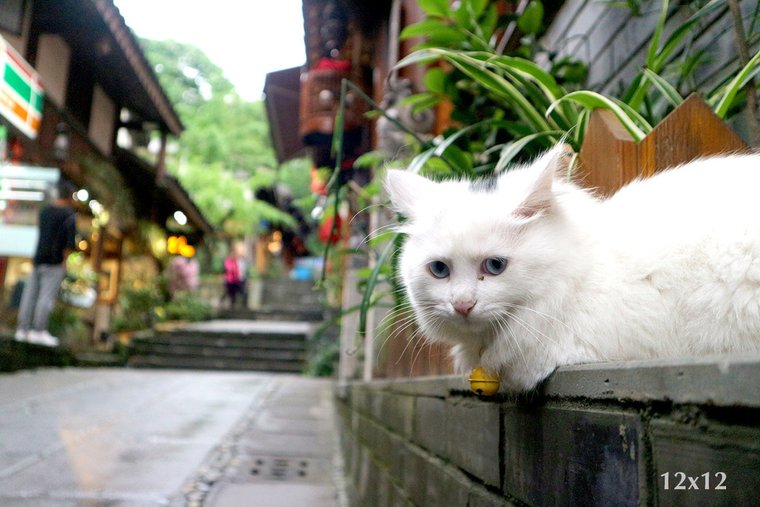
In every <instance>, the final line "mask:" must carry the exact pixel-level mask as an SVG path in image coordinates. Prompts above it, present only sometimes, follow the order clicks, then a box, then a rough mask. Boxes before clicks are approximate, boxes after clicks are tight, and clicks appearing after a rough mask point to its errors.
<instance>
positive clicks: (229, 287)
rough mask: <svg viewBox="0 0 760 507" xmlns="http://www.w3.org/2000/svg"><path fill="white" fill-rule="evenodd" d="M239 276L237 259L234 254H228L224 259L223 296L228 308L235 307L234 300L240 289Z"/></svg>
mask: <svg viewBox="0 0 760 507" xmlns="http://www.w3.org/2000/svg"><path fill="white" fill-rule="evenodd" d="M241 280H242V278H241V276H240V267H239V264H238V261H237V257H236V256H235V254H234V253H232V252H230V254H229V255H228V256H227V258H226V259H224V296H222V300H224V298H225V297H226V298H227V299H229V301H230V308H233V307H234V306H235V300H236V299H237V295H238V294H239V293H240V289H241Z"/></svg>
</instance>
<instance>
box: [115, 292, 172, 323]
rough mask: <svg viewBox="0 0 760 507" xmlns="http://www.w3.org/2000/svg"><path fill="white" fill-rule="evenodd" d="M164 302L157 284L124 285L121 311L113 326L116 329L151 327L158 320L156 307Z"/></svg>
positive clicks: (121, 296) (120, 299)
mask: <svg viewBox="0 0 760 507" xmlns="http://www.w3.org/2000/svg"><path fill="white" fill-rule="evenodd" d="M163 302H164V299H163V297H162V295H161V292H160V290H159V289H158V287H157V286H156V285H152V284H151V285H138V286H136V287H134V286H133V287H124V288H122V290H121V291H120V293H119V312H118V313H117V315H116V316H115V317H114V319H113V321H112V323H111V327H112V329H113V330H114V331H135V330H140V329H147V328H150V327H151V326H152V325H153V323H154V322H155V320H156V314H155V309H156V308H158V307H160V305H161V304H162V303H163Z"/></svg>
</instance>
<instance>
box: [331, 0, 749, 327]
mask: <svg viewBox="0 0 760 507" xmlns="http://www.w3.org/2000/svg"><path fill="white" fill-rule="evenodd" d="M538 4H540V2H531V4H530V5H534V7H532V10H531V11H530V12H529V14H527V15H528V16H530V19H523V20H522V22H520V18H517V20H516V21H517V23H518V26H520V27H521V28H522V29H523V30H524V31H526V32H529V33H528V37H527V39H526V40H524V41H523V44H522V45H521V46H520V47H519V48H518V49H517V50H516V51H515V54H507V55H505V54H501V52H500V51H498V48H499V47H500V46H501V44H500V43H499V42H497V41H498V35H495V34H497V33H498V30H497V27H496V26H492V22H493V14H492V13H491V12H492V11H491V10H490V9H491V7H492V6H491V7H489V2H487V1H483V0H463V1H462V2H459V3H458V7H457V8H455V9H452V8H451V7H450V6H449V2H447V1H445V0H428V1H423V0H421V1H420V6H421V7H422V8H423V10H424V11H425V12H426V14H427V18H426V20H424V21H423V22H421V23H419V24H417V25H412V26H411V27H408V28H407V29H406V30H405V31H404V32H403V33H402V38H410V37H415V36H419V35H423V34H427V35H428V38H427V41H426V42H423V43H422V44H421V45H420V46H419V47H418V49H417V50H416V51H415V52H414V53H412V54H410V55H409V56H407V57H406V58H404V59H403V60H401V61H400V62H399V63H398V65H397V68H401V67H404V66H408V65H420V64H422V65H427V66H429V65H431V64H432V65H433V66H432V67H429V68H428V69H429V70H428V71H427V74H426V75H425V85H426V87H427V90H426V91H424V92H423V93H421V94H418V95H415V96H412V97H410V98H409V99H408V100H407V104H409V105H412V106H413V107H416V108H425V107H433V106H435V105H437V104H438V103H440V102H442V101H444V100H448V101H451V102H452V104H453V106H454V112H453V113H452V118H453V119H454V120H455V121H458V122H459V128H452V129H449V130H448V131H446V132H444V133H443V135H442V136H440V137H439V138H437V139H435V140H434V141H432V142H428V141H425V140H421V139H420V138H419V137H418V136H416V135H415V134H414V133H413V132H409V134H410V137H411V138H412V139H414V140H416V142H417V146H418V153H417V155H416V156H414V157H413V158H412V159H411V160H410V161H409V163H408V164H407V167H408V170H410V171H415V172H424V173H426V174H427V175H429V176H432V177H446V176H449V175H451V174H454V175H457V176H460V177H468V178H473V177H478V176H480V175H482V174H489V173H494V172H499V171H500V170H503V169H504V168H506V167H507V166H508V164H509V163H510V162H513V161H514V160H515V159H516V158H528V157H531V156H532V155H533V154H534V153H536V152H537V151H539V150H543V149H545V148H548V147H550V146H552V145H553V144H555V143H557V142H558V141H560V140H564V141H565V142H567V143H569V144H570V145H572V147H573V148H574V149H575V150H576V152H577V151H578V150H579V149H580V146H581V144H582V142H583V136H584V134H585V130H586V125H587V121H588V116H589V113H590V111H591V110H593V109H595V108H605V109H608V110H610V111H612V112H613V113H614V114H615V115H616V116H617V118H618V119H619V120H620V121H621V123H622V124H623V125H624V126H625V128H626V129H627V130H628V131H629V132H630V133H631V135H632V136H633V138H634V139H636V140H641V139H643V137H644V136H645V135H646V134H647V133H648V132H649V131H651V130H652V127H653V125H656V124H657V123H658V122H659V121H660V120H661V119H662V118H663V117H664V116H665V115H666V114H667V113H668V112H669V111H670V110H672V108H674V107H676V106H677V105H678V104H680V103H681V102H682V101H683V97H682V95H681V94H680V93H679V91H678V89H677V88H676V86H675V85H673V84H672V83H671V82H670V81H669V80H667V79H666V78H665V77H663V74H664V72H663V71H664V70H665V68H666V66H667V64H668V62H670V61H671V59H672V58H673V56H674V55H676V54H678V52H679V51H684V45H685V43H686V41H687V38H688V37H689V35H690V34H691V33H692V32H693V31H694V30H696V29H697V28H698V26H699V22H700V20H703V19H704V18H705V17H707V16H708V15H710V14H714V13H716V12H717V11H718V10H719V9H721V8H724V7H725V0H711V1H709V2H707V3H706V4H704V5H703V6H701V7H699V8H697V9H696V10H695V11H694V12H693V13H692V14H691V16H689V17H688V19H687V20H686V21H685V22H684V23H683V24H681V25H680V26H678V27H676V28H675V29H674V30H672V31H671V32H669V35H668V36H667V37H665V33H666V29H665V24H666V21H667V13H668V8H669V2H668V1H667V0H663V3H662V6H661V11H660V16H659V19H658V22H657V24H656V26H655V29H654V35H653V38H652V41H651V43H650V46H649V49H648V52H647V57H646V62H645V66H644V68H643V69H642V71H641V73H640V74H639V75H638V76H637V77H636V78H635V79H633V81H632V82H631V84H630V86H628V88H627V89H626V90H625V91H624V92H623V93H622V94H621V95H620V97H613V96H609V95H604V94H602V93H599V92H597V91H595V90H587V89H586V90H579V89H573V88H574V87H575V85H576V84H577V83H569V85H568V83H567V81H564V82H563V80H562V79H560V77H559V75H558V74H559V70H560V69H562V68H563V66H567V65H571V64H572V63H573V62H554V65H553V66H552V69H551V70H546V69H544V68H543V67H541V66H539V65H537V64H536V63H535V62H533V61H532V60H531V59H530V58H529V57H531V56H534V55H535V54H536V52H537V51H540V48H538V47H537V44H536V37H537V35H538V33H539V32H540V30H541V25H542V23H541V22H539V21H537V20H539V19H540V18H541V16H542V9H541V8H539V7H536V6H535V5H538ZM523 15H526V14H525V13H523ZM526 56H528V57H526ZM692 70H693V69H692V68H691V67H690V68H689V72H691V71H692ZM758 71H760V53H758V54H756V55H754V56H753V57H752V58H751V59H750V60H749V62H748V63H747V64H746V65H744V66H743V67H742V68H740V69H739V70H738V71H737V72H736V74H734V75H733V76H731V77H729V78H728V79H727V80H726V82H724V83H722V84H721V85H720V86H718V87H716V88H715V89H713V90H708V91H705V92H704V93H705V95H706V96H707V100H708V103H710V104H711V105H712V106H713V108H714V110H715V112H716V114H718V116H720V117H721V118H726V117H728V116H729V115H730V114H732V113H733V112H735V111H736V109H737V107H736V106H737V103H738V102H739V101H741V100H742V94H741V93H740V90H741V89H742V88H743V87H744V86H746V85H747V83H749V82H750V80H751V79H752V77H753V76H755V75H756V74H757V73H758ZM555 73H556V74H555ZM576 73H577V72H576ZM580 74H583V73H582V72H581V73H580ZM681 77H682V76H681ZM351 86H352V85H351V84H350V83H346V82H344V86H343V87H342V93H341V107H340V109H339V112H338V116H337V119H336V131H335V136H334V144H333V149H334V153H335V155H336V158H337V159H338V160H340V156H341V152H340V147H341V146H342V118H343V110H344V100H343V98H344V96H345V92H346V90H347V89H348V88H349V87H351ZM359 95H360V96H363V94H361V93H360V94H359ZM363 98H364V99H365V100H368V102H369V103H370V104H372V105H373V106H374V107H376V108H377V105H376V104H374V103H373V102H371V101H370V100H369V99H368V98H367V97H366V96H363ZM377 114H385V112H384V111H379V113H377ZM386 117H387V116H386ZM401 127H402V128H404V127H403V125H401ZM339 167H340V165H339V164H336V169H335V171H334V173H333V186H331V188H333V196H334V201H333V205H334V206H335V208H336V209H337V208H338V205H339V201H340V198H341V195H342V194H341V193H340V190H341V189H340V187H339V186H338V185H337V183H336V181H337V174H338V171H339ZM401 241H402V239H401V237H400V236H399V235H398V234H395V233H388V234H384V235H381V236H380V237H378V238H375V239H374V240H372V241H370V242H369V244H368V255H369V256H370V258H371V259H373V261H374V262H373V264H372V265H373V267H371V268H368V269H366V270H364V273H363V276H362V280H361V282H360V288H361V290H362V293H363V297H362V301H361V303H360V304H359V305H358V306H357V307H354V308H348V309H344V312H350V311H359V313H360V323H359V336H360V337H362V336H363V335H364V332H365V329H366V316H367V312H368V310H369V309H370V308H371V307H373V306H375V305H377V304H379V303H380V301H381V300H382V296H383V294H382V293H380V291H378V287H380V286H381V284H382V282H386V281H387V282H391V287H392V291H391V292H392V293H393V294H394V295H395V296H396V297H397V303H400V300H399V299H398V297H399V294H400V293H399V291H397V290H394V289H393V287H394V285H393V271H394V270H393V269H392V268H391V266H393V264H394V262H395V255H394V254H395V252H397V251H398V247H399V246H400V242H401Z"/></svg>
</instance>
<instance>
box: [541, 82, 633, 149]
mask: <svg viewBox="0 0 760 507" xmlns="http://www.w3.org/2000/svg"><path fill="white" fill-rule="evenodd" d="M566 100H570V101H573V102H576V103H578V104H580V105H581V106H583V107H585V108H587V109H597V108H602V109H608V110H610V111H612V113H613V114H614V115H615V116H616V117H617V118H618V119H619V120H620V123H622V124H623V126H624V127H625V129H626V130H627V131H628V132H630V133H631V136H633V138H634V139H635V140H636V141H637V142H638V141H641V140H642V139H644V137H645V136H646V134H645V133H644V132H643V131H642V130H641V129H640V128H639V127H638V125H636V122H635V121H634V120H633V119H632V118H631V117H630V116H629V115H628V114H626V112H624V111H623V108H621V107H620V105H618V104H617V103H616V102H615V101H613V100H611V99H609V98H607V97H605V96H604V95H601V94H599V93H596V92H592V91H577V92H572V93H568V94H567V95H565V96H564V97H562V98H561V99H559V100H558V101H556V102H554V103H553V104H552V105H551V107H550V108H549V111H551V110H552V109H554V108H555V107H556V106H557V105H558V104H560V103H561V102H562V101H566ZM629 109H630V108H629Z"/></svg>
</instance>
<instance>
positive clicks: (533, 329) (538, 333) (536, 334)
mask: <svg viewBox="0 0 760 507" xmlns="http://www.w3.org/2000/svg"><path fill="white" fill-rule="evenodd" d="M507 315H508V317H509V318H510V319H511V320H512V321H514V322H516V323H518V324H520V325H521V326H522V327H523V329H525V330H526V331H528V332H529V333H530V334H531V336H533V338H535V339H536V340H537V341H538V342H539V343H540V344H541V345H543V346H544V347H546V343H545V342H544V341H543V340H541V338H539V336H541V337H543V338H546V339H547V340H548V341H549V343H551V344H552V345H557V341H556V340H554V339H552V338H550V337H549V336H547V335H546V334H544V333H542V332H541V331H539V330H538V329H537V328H536V327H534V326H531V325H530V324H529V323H528V322H526V321H525V320H523V319H521V318H520V317H518V316H517V315H515V314H514V313H509V312H507Z"/></svg>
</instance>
